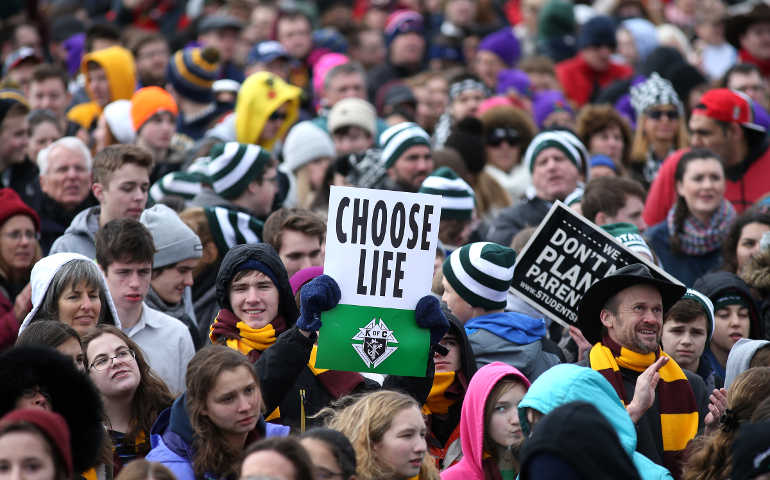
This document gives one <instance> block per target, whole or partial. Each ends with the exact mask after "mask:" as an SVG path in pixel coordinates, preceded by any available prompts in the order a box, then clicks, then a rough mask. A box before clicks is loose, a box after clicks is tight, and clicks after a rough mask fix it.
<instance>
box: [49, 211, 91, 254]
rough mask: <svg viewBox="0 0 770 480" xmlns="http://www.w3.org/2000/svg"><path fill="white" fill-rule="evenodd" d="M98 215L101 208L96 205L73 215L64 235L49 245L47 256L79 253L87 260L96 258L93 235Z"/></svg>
mask: <svg viewBox="0 0 770 480" xmlns="http://www.w3.org/2000/svg"><path fill="white" fill-rule="evenodd" d="M100 213H101V207H100V206H99V205H96V206H94V207H90V208H87V209H85V210H83V211H82V212H80V213H78V214H77V215H75V218H73V219H72V223H70V226H69V227H67V230H65V231H64V234H63V235H62V236H61V237H59V238H57V239H56V241H55V242H53V245H51V251H50V252H49V255H52V254H54V253H61V252H70V253H79V254H81V255H85V256H86V257H88V258H96V245H95V242H94V235H96V231H97V230H99V214H100Z"/></svg>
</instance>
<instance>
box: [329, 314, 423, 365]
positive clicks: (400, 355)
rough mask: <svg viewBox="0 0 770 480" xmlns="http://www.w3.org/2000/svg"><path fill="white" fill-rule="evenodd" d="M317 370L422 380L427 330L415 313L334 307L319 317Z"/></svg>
mask: <svg viewBox="0 0 770 480" xmlns="http://www.w3.org/2000/svg"><path fill="white" fill-rule="evenodd" d="M321 321H322V322H323V326H322V327H321V330H320V331H319V332H318V357H317V359H316V367H317V368H328V369H332V370H343V371H348V372H372V373H380V374H392V375H407V376H412V377H424V376H425V370H426V368H427V365H428V351H429V348H430V331H429V330H427V329H424V328H420V327H418V326H417V324H416V323H415V320H414V310H402V309H397V308H379V307H361V306H357V305H343V304H340V305H337V306H336V307H335V308H333V309H332V310H329V311H328V312H324V313H323V314H322V315H321Z"/></svg>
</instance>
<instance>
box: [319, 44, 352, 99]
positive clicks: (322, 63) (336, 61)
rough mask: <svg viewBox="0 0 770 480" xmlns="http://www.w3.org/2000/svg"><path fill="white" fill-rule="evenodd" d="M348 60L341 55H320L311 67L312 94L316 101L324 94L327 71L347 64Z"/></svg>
mask: <svg viewBox="0 0 770 480" xmlns="http://www.w3.org/2000/svg"><path fill="white" fill-rule="evenodd" d="M349 61H350V58H348V57H347V56H346V55H343V54H341V53H327V54H324V55H322V56H321V57H320V58H319V59H318V61H317V62H315V65H313V93H314V94H315V97H316V99H320V98H321V97H322V96H323V94H324V91H323V90H324V81H326V74H328V73H329V71H330V70H331V69H332V68H334V67H336V66H338V65H342V64H344V63H348V62H349Z"/></svg>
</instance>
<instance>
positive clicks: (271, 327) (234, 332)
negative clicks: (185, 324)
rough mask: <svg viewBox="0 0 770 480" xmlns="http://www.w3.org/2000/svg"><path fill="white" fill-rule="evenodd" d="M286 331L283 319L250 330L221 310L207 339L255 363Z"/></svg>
mask: <svg viewBox="0 0 770 480" xmlns="http://www.w3.org/2000/svg"><path fill="white" fill-rule="evenodd" d="M284 330H286V325H285V323H284V321H283V317H281V316H278V317H276V318H275V319H273V321H272V322H270V323H268V324H267V325H265V326H264V327H262V328H251V327H250V326H248V325H247V324H246V323H244V322H242V321H240V320H239V319H238V317H236V316H235V314H234V313H233V312H231V311H230V310H227V309H224V308H223V309H221V310H220V311H219V313H218V314H217V317H216V318H215V319H214V323H212V324H211V330H210V331H209V338H210V339H211V342H212V343H222V341H224V344H225V345H227V346H228V347H230V348H232V349H233V350H237V351H239V352H241V353H242V354H244V355H246V356H247V357H249V359H250V360H252V361H256V360H257V359H258V358H259V356H260V355H261V354H262V352H263V351H265V350H267V348H269V347H270V346H271V345H272V344H274V343H275V340H276V338H277V337H278V335H280V334H281V333H283V331H284Z"/></svg>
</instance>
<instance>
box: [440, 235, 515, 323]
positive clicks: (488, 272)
mask: <svg viewBox="0 0 770 480" xmlns="http://www.w3.org/2000/svg"><path fill="white" fill-rule="evenodd" d="M515 262H516V252H515V251H513V249H511V248H508V247H504V246H502V245H498V244H497V243H492V242H475V243H469V244H467V245H464V246H462V247H460V248H458V249H457V250H455V251H454V252H452V254H451V255H449V257H448V258H447V259H446V260H444V266H443V268H442V270H443V272H444V278H446V280H447V282H449V284H450V285H451V286H452V288H454V289H455V291H456V292H457V294H458V295H460V298H462V299H463V300H465V301H466V302H468V303H469V304H470V305H471V306H472V307H481V308H484V309H486V310H497V309H500V308H505V304H506V295H507V293H508V287H510V286H511V280H512V279H513V264H514V263H515Z"/></svg>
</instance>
